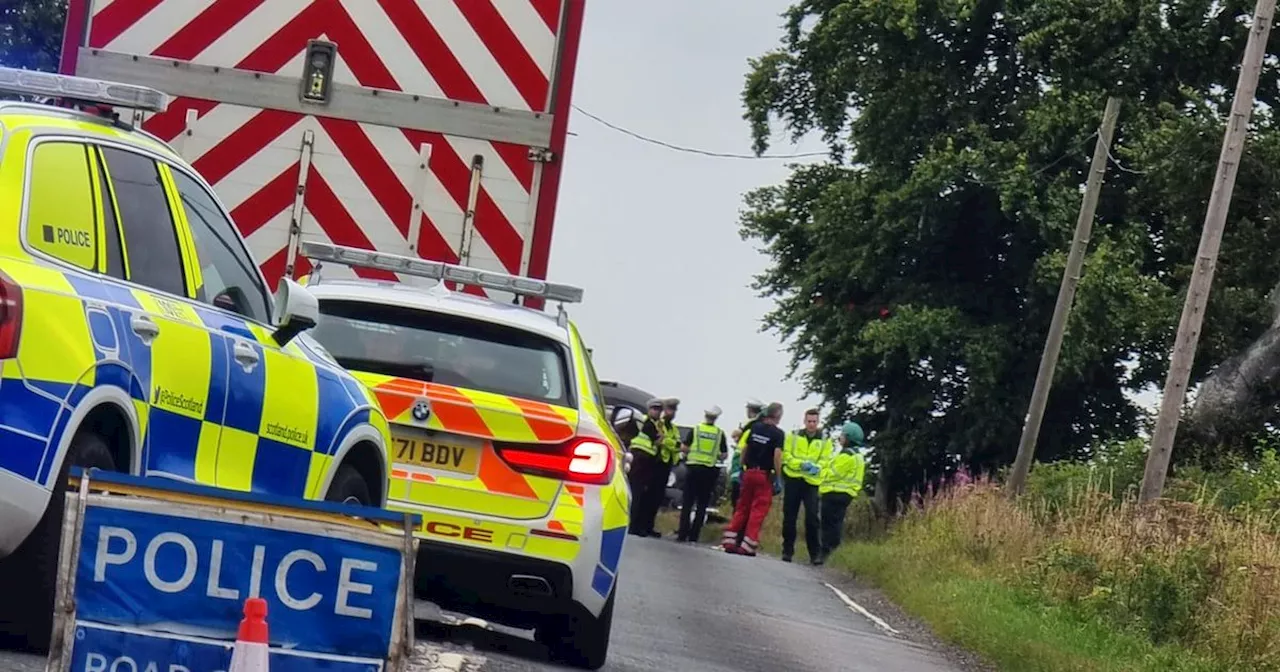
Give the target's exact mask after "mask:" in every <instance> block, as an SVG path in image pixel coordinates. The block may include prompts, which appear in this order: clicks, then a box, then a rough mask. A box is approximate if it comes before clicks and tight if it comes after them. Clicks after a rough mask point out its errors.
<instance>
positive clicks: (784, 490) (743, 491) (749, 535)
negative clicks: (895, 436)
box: [721, 400, 866, 565]
mask: <svg viewBox="0 0 1280 672" xmlns="http://www.w3.org/2000/svg"><path fill="white" fill-rule="evenodd" d="M818 417H819V412H818V409H816V408H810V409H807V410H806V411H805V412H804V426H803V427H801V428H800V429H797V430H795V431H794V432H790V433H785V432H783V431H782V430H781V429H779V428H778V424H779V422H781V420H782V404H780V403H777V402H773V403H771V404H769V405H767V406H765V405H763V404H761V403H760V402H758V401H754V400H752V401H750V402H747V421H746V422H744V423H743V424H742V425H741V426H739V428H738V429H737V430H735V432H734V435H735V436H734V438H735V440H737V442H738V453H737V455H735V458H734V462H733V464H732V466H731V467H730V479H731V481H732V484H731V488H732V491H731V493H730V499H731V501H732V502H733V519H732V520H731V521H730V522H729V525H728V527H726V528H725V530H724V536H723V538H722V539H721V546H722V547H723V548H724V550H725V552H726V553H735V554H738V555H748V556H754V555H756V553H757V552H758V551H759V548H760V528H761V526H762V525H763V524H764V519H765V517H767V516H768V515H769V510H770V509H771V508H772V507H773V498H774V497H775V496H777V495H779V494H781V495H782V560H783V561H784V562H791V559H792V556H793V555H794V554H795V545H796V522H797V521H796V518H797V517H798V516H799V513H800V509H801V508H802V507H803V508H804V534H805V546H806V547H807V550H808V551H809V562H810V563H812V564H814V565H821V564H823V563H824V562H825V561H826V558H827V556H829V555H830V554H831V552H832V551H834V550H835V549H836V548H837V547H838V546H839V545H840V542H841V540H842V536H843V533H844V518H845V513H846V512H847V511H848V508H849V504H850V503H851V502H852V501H853V498H854V497H856V496H857V495H858V493H859V492H861V491H862V480H863V477H864V475H865V474H866V458H865V457H864V455H863V452H862V451H863V448H864V447H865V445H866V439H865V436H864V435H863V431H862V427H861V426H859V425H858V423H856V422H846V423H845V424H844V426H842V427H841V428H840V433H839V436H838V438H837V439H836V440H835V441H832V440H831V439H827V438H825V437H824V436H823V433H822V430H821V429H820V428H819V427H818ZM837 444H838V449H837Z"/></svg>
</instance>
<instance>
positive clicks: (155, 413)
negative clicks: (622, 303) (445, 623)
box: [0, 68, 390, 650]
mask: <svg viewBox="0 0 1280 672" xmlns="http://www.w3.org/2000/svg"><path fill="white" fill-rule="evenodd" d="M0 92H5V93H11V94H12V93H18V94H26V95H28V96H35V97H42V98H52V99H57V100H59V101H63V103H64V104H65V105H66V106H65V107H64V106H54V105H48V104H33V103H23V102H0V596H3V597H2V598H0V645H6V646H9V647H14V646H17V647H21V648H27V649H35V650H41V649H43V648H45V647H47V646H48V639H49V634H50V628H51V614H52V600H53V588H54V575H55V568H56V565H57V556H58V537H59V531H60V527H61V521H62V514H63V509H64V507H65V498H64V497H63V494H62V493H63V492H64V491H65V488H66V480H67V479H66V476H65V474H66V472H67V469H68V467H69V466H70V465H78V466H82V467H98V468H101V469H105V470H118V471H121V472H127V473H131V474H135V475H149V476H158V477H164V478H169V479H176V480H179V481H187V482H196V483H202V484H206V485H214V486H218V487H223V488H230V489H233V490H240V491H253V492H261V493H270V494H274V495H281V496H291V497H306V498H315V499H321V498H326V499H329V500H334V501H346V502H358V503H362V504H367V505H373V506H382V505H383V504H384V503H385V502H386V497H387V493H386V483H387V477H388V471H389V469H388V467H387V466H386V463H387V457H386V451H387V447H388V444H389V441H390V437H389V434H388V428H387V423H386V419H385V416H383V415H382V412H381V410H380V409H379V406H378V404H377V400H376V399H375V398H374V397H373V396H372V394H371V392H370V391H369V390H368V388H366V387H365V386H364V385H362V384H360V383H359V382H358V381H357V380H356V379H355V378H353V377H352V376H351V375H350V374H349V373H348V372H347V371H346V370H345V369H343V368H342V367H340V366H338V365H337V364H336V363H335V362H333V361H332V360H329V359H326V358H325V356H324V354H323V350H322V349H320V348H318V347H316V346H314V343H312V345H308V344H307V342H306V338H305V336H304V337H302V338H299V335H300V334H301V333H302V332H303V331H304V330H306V329H308V328H310V327H311V326H314V324H315V321H316V319H317V317H318V313H317V303H316V300H315V298H314V297H312V296H311V295H310V294H309V293H308V292H307V291H306V290H305V289H303V288H302V287H301V286H299V285H297V284H296V283H293V282H292V281H287V280H286V281H284V282H282V283H281V287H280V291H279V294H278V295H277V296H275V297H273V296H272V295H271V294H270V293H269V292H268V290H267V287H266V282H265V280H264V279H263V276H262V275H261V273H260V272H259V270H258V267H257V265H256V264H255V263H254V262H253V259H252V258H251V257H250V256H249V253H248V251H247V249H246V247H245V244H244V241H243V240H242V239H241V237H240V235H239V234H238V233H237V231H236V228H235V226H233V224H232V222H231V219H230V218H229V216H228V214H227V212H226V210H225V208H224V207H223V206H222V205H221V204H220V202H219V200H218V198H217V197H216V196H215V195H214V193H213V191H212V190H211V189H210V188H209V186H208V184H207V183H206V182H205V181H204V180H202V179H201V178H200V177H199V175H197V174H196V173H195V172H194V171H193V170H192V169H191V167H190V166H188V165H187V164H186V163H185V162H183V161H182V159H181V158H179V156H178V155H177V154H176V153H174V151H172V150H171V149H170V148H169V147H168V146H166V145H165V144H164V143H163V142H161V141H160V140H158V139H157V138H155V137H153V136H151V135H150V134H148V133H145V132H143V131H141V130H137V129H134V128H132V127H131V126H130V125H129V124H127V123H124V122H121V121H120V120H119V118H118V115H116V114H115V113H113V112H111V108H113V107H121V108H129V109H133V110H147V111H153V112H155V111H160V110H162V109H164V106H165V104H166V96H165V95H164V94H162V93H161V92H158V91H155V90H153V89H148V88H144V87H136V86H130V85H126V84H119V83H113V82H104V81H99V80H93V79H86V78H79V77H67V76H61V75H54V74H49V73H40V72H28V71H22V70H14V69H7V68H0ZM88 109H92V110H93V111H92V112H90V111H87V110H88ZM4 232H7V233H4Z"/></svg>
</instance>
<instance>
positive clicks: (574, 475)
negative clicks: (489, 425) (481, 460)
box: [494, 438, 614, 485]
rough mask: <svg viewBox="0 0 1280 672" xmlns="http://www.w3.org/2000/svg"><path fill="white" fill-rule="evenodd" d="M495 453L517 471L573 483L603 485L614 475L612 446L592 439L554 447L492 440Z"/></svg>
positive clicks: (580, 439) (581, 439)
mask: <svg viewBox="0 0 1280 672" xmlns="http://www.w3.org/2000/svg"><path fill="white" fill-rule="evenodd" d="M494 447H495V448H497V449H498V454H499V455H501V456H502V459H504V460H506V462H507V464H509V465H511V468H512V469H515V470H516V471H519V472H522V473H527V474H533V475H538V476H547V477H550V478H558V479H560V480H564V481H572V482H575V483H587V484H592V485H604V484H606V483H608V482H609V480H610V479H611V478H612V477H613V460H614V454H613V449H612V448H610V447H609V445H608V444H606V443H604V442H603V441H599V440H597V439H592V438H577V439H572V440H570V441H569V442H568V443H563V444H560V445H556V446H541V445H530V444H502V443H499V442H495V443H494Z"/></svg>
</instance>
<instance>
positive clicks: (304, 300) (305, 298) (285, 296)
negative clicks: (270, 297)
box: [271, 278, 320, 346]
mask: <svg viewBox="0 0 1280 672" xmlns="http://www.w3.org/2000/svg"><path fill="white" fill-rule="evenodd" d="M319 319H320V302H319V301H318V300H316V297H315V295H314V294H312V293H311V292H309V291H307V289H306V288H305V287H303V286H302V285H299V284H298V283H296V282H294V281H293V280H291V279H289V278H280V286H279V287H278V288H277V289H276V301H275V308H274V312H273V314H272V316H271V324H272V326H273V327H275V329H276V330H275V333H273V334H272V335H271V337H272V339H273V340H274V341H275V342H276V344H277V345H280V346H284V345H286V344H287V343H288V342H289V341H292V340H293V339H294V338H295V337H297V335H298V334H300V333H302V332H304V331H306V330H308V329H310V328H312V327H314V326H316V322H317V321H319Z"/></svg>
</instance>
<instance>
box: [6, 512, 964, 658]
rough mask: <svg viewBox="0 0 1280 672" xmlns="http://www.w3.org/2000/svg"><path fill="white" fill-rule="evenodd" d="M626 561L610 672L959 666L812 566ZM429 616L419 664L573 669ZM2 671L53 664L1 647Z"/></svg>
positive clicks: (700, 558)
mask: <svg viewBox="0 0 1280 672" xmlns="http://www.w3.org/2000/svg"><path fill="white" fill-rule="evenodd" d="M622 563H623V564H622V575H621V584H620V590H621V591H622V592H620V593H619V594H618V602H617V607H616V609H617V611H616V613H615V616H614V619H615V620H614V624H613V639H612V646H611V649H610V653H609V662H608V664H606V665H605V667H604V668H603V670H605V671H608V672H640V671H642V670H644V671H648V670H662V671H664V672H665V671H670V670H681V671H685V672H775V671H776V670H788V671H789V672H808V671H813V672H836V671H848V672H859V671H862V670H867V671H870V670H908V671H911V672H941V671H944V670H947V671H950V670H955V669H957V668H954V667H952V666H951V664H950V663H948V662H947V660H946V659H945V658H944V657H943V656H941V655H940V654H938V653H936V652H934V651H931V650H929V649H928V648H925V647H923V646H920V645H917V644H913V643H911V642H909V641H907V640H906V639H905V638H903V637H902V636H899V635H895V634H893V633H891V632H888V631H886V630H884V629H883V628H881V627H880V626H879V625H877V624H876V623H875V622H874V621H873V620H872V619H871V618H868V617H867V616H866V615H863V614H861V613H858V612H855V611H854V610H853V609H852V608H851V607H850V606H849V605H848V604H846V603H845V602H844V601H843V600H842V599H841V597H840V596H839V595H837V593H836V592H835V591H833V590H832V589H831V588H830V587H828V586H827V585H826V584H825V582H824V581H825V580H824V577H823V575H822V574H821V573H820V572H819V571H817V570H814V569H812V568H810V567H808V566H804V565H795V564H786V563H783V562H781V561H779V560H776V559H774V558H767V557H759V558H742V557H736V556H730V555H726V554H724V553H722V552H719V551H715V550H712V549H710V548H707V547H705V546H689V545H679V544H675V543H673V542H671V541H667V540H659V539H640V538H637V537H629V538H628V541H627V549H626V554H625V557H624V558H623V561H622ZM419 614H420V615H421V616H426V617H429V619H433V620H423V621H420V622H419V627H418V631H419V642H418V651H419V653H418V655H416V656H415V659H416V660H415V666H414V667H415V672H418V671H421V672H428V671H430V672H436V671H439V672H445V671H448V672H460V671H462V672H516V671H525V670H532V671H535V672H540V671H547V670H560V669H563V668H561V667H559V666H556V665H552V664H550V663H548V662H547V655H546V651H545V649H543V648H542V647H541V646H539V645H537V644H535V643H534V642H533V641H532V639H530V637H529V635H528V634H527V633H520V632H516V631H509V630H505V629H501V628H493V627H486V626H484V624H479V625H477V624H468V625H458V624H457V619H456V618H454V617H453V616H452V615H449V614H440V613H439V612H438V611H436V610H434V609H433V608H432V607H431V606H430V605H420V606H419ZM873 616H874V614H873ZM0 669H3V670H12V671H13V672H40V671H41V670H43V665H42V664H41V663H40V661H38V660H35V659H33V658H31V657H29V656H15V655H14V654H3V653H0ZM193 672H194V671H193Z"/></svg>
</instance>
